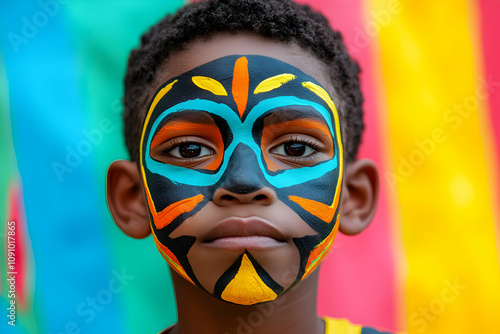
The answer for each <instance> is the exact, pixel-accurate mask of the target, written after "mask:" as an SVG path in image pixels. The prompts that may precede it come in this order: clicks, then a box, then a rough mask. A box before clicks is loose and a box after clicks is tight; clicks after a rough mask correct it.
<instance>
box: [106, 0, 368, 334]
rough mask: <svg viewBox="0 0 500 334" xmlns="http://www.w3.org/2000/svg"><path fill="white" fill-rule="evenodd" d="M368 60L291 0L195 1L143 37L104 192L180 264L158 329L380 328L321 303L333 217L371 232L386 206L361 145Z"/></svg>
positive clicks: (140, 233)
mask: <svg viewBox="0 0 500 334" xmlns="http://www.w3.org/2000/svg"><path fill="white" fill-rule="evenodd" d="M358 73H359V69H358V67H357V65H356V64H355V63H354V62H353V61H352V60H351V59H350V57H349V56H348V55H347V53H346V51H345V47H344V45H343V42H342V39H341V35H340V33H338V32H334V31H332V30H331V29H330V27H329V26H328V23H327V21H326V19H324V17H322V16H321V15H320V14H317V13H314V12H312V11H311V10H310V9H309V8H308V7H304V6H300V5H297V4H295V3H292V2H290V1H288V0H271V1H269V0H244V1H243V0H213V1H212V0H208V1H204V2H200V3H194V4H190V5H188V6H186V7H184V8H182V9H181V10H179V11H178V12H177V13H176V14H175V15H174V16H167V17H166V18H164V19H163V20H162V21H161V22H159V23H158V24H157V25H155V26H153V27H152V28H151V30H150V31H149V32H148V33H146V34H145V35H144V36H143V37H142V39H141V46H140V47H139V48H138V49H136V50H134V51H132V53H131V55H130V59H129V63H128V69H127V75H126V78H125V96H124V104H125V113H124V122H125V138H126V144H127V148H128V149H129V152H130V156H131V161H125V160H120V161H115V162H113V163H112V164H111V166H110V168H109V170H108V181H107V187H108V188H107V196H108V205H109V207H110V210H111V213H112V215H113V218H114V220H115V222H116V224H117V225H118V226H119V227H120V229H122V231H124V232H125V233H126V234H127V235H129V236H132V237H135V238H143V237H146V236H148V235H149V234H150V233H151V232H153V233H152V234H153V238H154V241H155V243H156V246H157V247H158V250H159V251H160V253H161V254H162V255H163V257H164V258H165V260H166V261H167V262H168V264H169V265H170V267H171V272H172V280H173V283H174V288H175V293H176V301H177V308H178V323H177V324H176V325H175V326H173V327H171V328H168V329H165V330H164V331H163V333H170V334H172V333H174V334H175V333H180V334H184V333H208V334H210V333H273V334H275V333H292V334H293V333H297V334H298V333H313V334H319V333H363V334H366V333H378V332H377V331H375V330H373V329H369V328H364V327H363V328H362V327H361V326H355V325H351V324H349V323H348V322H346V321H341V320H333V319H325V318H323V319H322V318H319V317H318V316H317V314H316V293H317V280H318V270H315V269H316V268H317V266H318V265H319V263H320V262H321V260H322V259H323V258H324V257H325V256H326V254H327V253H328V251H329V249H330V248H331V245H332V243H333V240H334V237H335V234H336V232H337V230H340V231H341V232H343V233H345V234H350V235H352V234H357V233H359V232H361V231H362V230H363V229H364V228H365V227H366V226H367V225H368V224H369V222H370V220H371V219H372V217H373V214H374V211H375V208H376V202H377V190H378V177H377V171H376V168H375V166H374V165H373V163H371V162H370V161H368V160H364V159H356V158H355V156H356V152H357V148H358V145H359V142H360V136H361V132H362V130H363V123H362V109H361V105H362V96H361V92H360V89H359V83H358ZM263 309H266V310H267V312H268V314H271V315H270V316H269V317H267V318H266V319H265V320H263V321H262V322H261V323H259V325H258V326H255V328H249V326H248V324H244V325H243V324H242V323H241V322H238V319H241V318H243V319H246V318H248V316H250V315H251V314H252V312H254V313H255V311H259V310H263ZM259 312H260V311H259Z"/></svg>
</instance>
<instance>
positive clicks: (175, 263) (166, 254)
mask: <svg viewBox="0 0 500 334" xmlns="http://www.w3.org/2000/svg"><path fill="white" fill-rule="evenodd" d="M152 234H153V238H154V241H155V244H156V247H157V248H158V250H159V251H160V253H161V255H162V256H163V258H164V259H165V260H166V261H167V262H168V263H170V264H171V266H172V268H174V270H175V271H176V272H177V273H179V275H181V276H182V277H184V278H185V279H187V280H188V281H189V282H191V283H193V284H194V282H193V281H192V280H191V278H189V276H188V275H187V274H186V271H184V269H183V268H182V266H181V265H180V263H179V260H177V257H176V256H175V255H174V253H172V252H171V251H170V249H168V248H167V247H165V245H163V244H162V243H161V242H160V241H159V240H158V238H157V237H156V235H155V234H154V233H152Z"/></svg>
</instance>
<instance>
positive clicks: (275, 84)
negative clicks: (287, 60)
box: [253, 73, 296, 94]
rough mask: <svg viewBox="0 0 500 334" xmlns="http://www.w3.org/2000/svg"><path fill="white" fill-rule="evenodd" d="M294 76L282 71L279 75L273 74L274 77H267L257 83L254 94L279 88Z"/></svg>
mask: <svg viewBox="0 0 500 334" xmlns="http://www.w3.org/2000/svg"><path fill="white" fill-rule="evenodd" d="M295 78H296V76H295V75H293V74H288V73H283V74H279V75H275V76H274V77H270V78H267V79H265V80H263V81H262V82H261V83H260V84H258V85H257V87H256V88H255V90H254V91H253V93H254V94H259V93H265V92H270V91H272V90H273V89H276V88H279V87H281V86H283V85H284V84H286V83H287V82H289V81H292V80H294V79H295Z"/></svg>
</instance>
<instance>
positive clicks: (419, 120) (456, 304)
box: [366, 0, 500, 333]
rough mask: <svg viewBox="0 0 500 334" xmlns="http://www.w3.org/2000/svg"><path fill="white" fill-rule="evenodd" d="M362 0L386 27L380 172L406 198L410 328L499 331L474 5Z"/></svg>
mask: <svg viewBox="0 0 500 334" xmlns="http://www.w3.org/2000/svg"><path fill="white" fill-rule="evenodd" d="M366 1H368V3H369V4H370V8H371V12H372V13H376V14H377V13H378V14H379V15H378V17H379V20H378V21H377V20H376V19H375V18H372V21H371V23H373V24H372V26H378V27H379V28H380V31H379V33H378V36H379V38H380V42H381V50H382V56H381V60H382V68H383V73H384V79H385V82H386V89H387V105H388V113H389V122H390V129H389V131H390V137H391V145H392V149H393V151H392V158H393V162H394V170H393V171H381V172H382V173H381V176H382V180H383V182H382V183H383V184H382V186H387V187H388V188H389V189H392V190H393V191H394V194H397V195H398V196H399V200H400V206H401V219H402V222H403V237H404V243H405V247H406V252H407V258H408V263H409V275H408V286H407V315H408V331H409V332H410V333H483V332H484V333H488V332H491V331H492V330H493V331H495V330H497V329H498V328H500V317H499V316H498V310H499V309H500V272H499V267H498V259H497V249H496V247H497V246H496V241H495V230H494V219H493V214H492V204H491V198H490V197H489V188H490V187H494V186H496V185H495V184H492V180H490V179H489V178H488V173H487V171H488V168H487V160H486V157H485V151H484V148H485V147H486V148H488V147H490V146H491V144H490V143H491V142H492V138H491V137H490V134H489V133H485V132H481V131H480V124H479V123H480V122H479V119H480V118H481V117H484V114H485V110H484V109H485V107H484V103H485V102H486V101H485V99H486V98H487V97H485V96H484V95H483V94H480V93H478V92H484V90H485V87H484V86H481V85H482V83H481V78H486V76H485V75H484V74H483V73H474V66H473V65H474V63H473V51H472V46H471V38H472V39H477V38H478V36H476V35H473V36H471V34H470V31H469V29H468V24H476V23H477V21H475V20H476V19H475V18H472V20H471V17H468V15H471V13H475V9H474V7H475V6H476V5H477V4H476V3H475V2H474V1H469V2H466V1H465V0H457V1H400V2H398V1H393V0H366ZM394 3H399V5H398V6H397V8H398V10H397V11H395V10H393V9H394V8H395V6H394ZM468 8H469V11H468ZM470 8H473V10H472V11H470ZM383 11H385V12H384V13H385V14H388V15H385V17H384V18H383V20H382V19H380V17H382V16H381V15H380V13H382V12H383ZM373 17H375V16H373ZM468 19H469V21H468ZM367 26H368V25H367ZM372 32H373V31H371V32H370V33H372ZM472 32H475V31H472ZM490 152H491V151H488V152H487V154H491V153H490Z"/></svg>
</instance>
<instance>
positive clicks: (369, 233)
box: [299, 0, 401, 330]
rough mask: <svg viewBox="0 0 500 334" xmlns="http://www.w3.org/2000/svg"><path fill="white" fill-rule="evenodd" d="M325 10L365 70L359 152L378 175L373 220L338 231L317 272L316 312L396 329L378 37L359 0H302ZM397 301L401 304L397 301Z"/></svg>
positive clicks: (363, 75) (362, 78)
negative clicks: (347, 232) (358, 229)
mask: <svg viewBox="0 0 500 334" xmlns="http://www.w3.org/2000/svg"><path fill="white" fill-rule="evenodd" d="M299 2H302V3H307V4H310V5H311V6H312V7H313V8H315V9H317V10H320V11H321V12H323V13H324V14H325V15H326V16H327V17H328V19H329V21H330V24H331V25H332V26H333V27H334V28H335V29H338V30H340V31H341V32H342V34H343V36H344V41H345V42H346V44H347V47H348V49H349V51H350V53H351V55H352V56H353V57H354V58H355V59H356V60H357V61H358V62H359V64H360V66H361V68H362V71H363V74H362V77H361V83H362V91H363V94H364V97H365V104H364V107H365V123H366V130H365V133H364V137H363V145H362V147H361V150H360V153H359V157H367V158H370V159H372V160H373V161H375V163H376V164H377V166H378V167H379V172H380V174H381V175H380V177H381V182H380V183H381V193H380V199H379V204H378V210H377V214H376V216H375V219H374V221H372V223H371V226H369V227H368V228H367V229H366V230H365V231H364V232H362V233H361V234H359V235H357V236H354V237H347V236H344V235H342V234H341V233H339V234H338V236H337V240H336V241H335V243H334V245H333V249H332V252H331V253H330V254H329V256H328V257H327V259H326V260H325V261H324V263H323V264H322V267H321V272H320V285H319V289H320V290H319V291H320V292H319V296H318V312H319V313H320V314H322V315H328V316H332V317H345V318H348V319H349V320H351V321H352V322H354V323H359V324H364V325H371V326H379V327H382V328H387V329H392V330H395V329H396V330H399V329H400V328H397V327H398V320H397V313H396V307H397V306H396V300H397V298H399V297H397V290H396V277H395V265H396V264H395V258H394V250H393V247H392V246H393V241H392V236H391V234H392V233H393V231H392V229H391V226H390V220H391V219H390V215H389V207H388V195H387V188H386V187H385V184H384V182H383V180H382V174H383V173H382V171H383V170H385V169H386V168H384V162H383V150H388V143H386V142H383V140H382V139H381V138H383V136H380V135H379V134H380V133H379V129H380V126H379V117H378V116H377V113H381V112H383V111H382V110H377V99H378V98H379V97H378V96H377V94H382V93H383V92H381V91H380V90H378V89H377V88H376V87H375V83H376V82H377V80H374V78H375V73H374V66H376V64H374V60H373V53H374V49H373V46H374V44H375V43H378V40H377V37H376V36H375V37H373V38H371V37H368V36H369V35H368V34H367V33H366V28H365V21H364V20H363V15H362V13H363V12H362V11H363V10H364V8H363V2H362V1H361V0H354V1H345V0H301V1H299ZM400 307H401V306H400Z"/></svg>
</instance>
